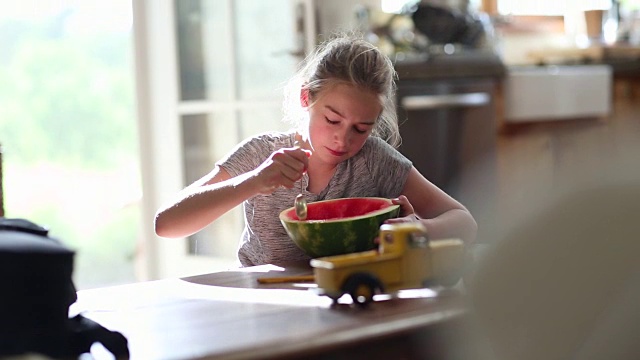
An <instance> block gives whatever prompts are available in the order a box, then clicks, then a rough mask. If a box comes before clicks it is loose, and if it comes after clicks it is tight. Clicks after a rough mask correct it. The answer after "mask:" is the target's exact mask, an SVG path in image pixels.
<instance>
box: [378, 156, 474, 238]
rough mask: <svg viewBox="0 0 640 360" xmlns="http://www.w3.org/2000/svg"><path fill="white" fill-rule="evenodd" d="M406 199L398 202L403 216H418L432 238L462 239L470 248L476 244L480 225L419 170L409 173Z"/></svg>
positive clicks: (413, 168)
mask: <svg viewBox="0 0 640 360" xmlns="http://www.w3.org/2000/svg"><path fill="white" fill-rule="evenodd" d="M402 195H404V196H406V198H402V196H401V197H400V198H399V199H396V203H399V204H400V205H401V209H402V213H401V216H405V217H407V216H408V217H413V218H415V217H416V216H417V217H418V220H419V221H421V222H422V223H423V224H424V225H425V226H426V228H427V232H428V233H429V237H430V238H432V239H443V238H459V239H462V240H463V241H464V242H465V243H467V244H470V243H472V242H474V241H475V238H476V233H477V230H478V225H477V224H476V221H475V219H474V218H473V216H472V215H471V213H470V212H469V210H467V208H465V207H464V205H462V204H461V203H459V202H458V201H457V200H455V199H454V198H452V197H451V196H449V195H448V194H447V193H445V192H444V191H442V190H441V189H439V188H438V187H437V186H435V185H434V184H432V183H431V182H430V181H429V180H427V179H425V177H424V176H422V174H420V172H419V171H418V170H417V169H416V168H415V167H412V168H411V171H410V172H409V176H408V178H407V181H406V182H405V185H404V188H403V189H402ZM406 220H407V219H402V218H400V219H397V220H395V221H396V222H399V221H406ZM389 222H394V220H390V221H389Z"/></svg>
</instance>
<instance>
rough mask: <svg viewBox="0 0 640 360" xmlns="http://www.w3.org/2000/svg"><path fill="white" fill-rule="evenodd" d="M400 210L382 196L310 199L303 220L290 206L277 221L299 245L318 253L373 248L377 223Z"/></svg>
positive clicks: (329, 253)
mask: <svg viewBox="0 0 640 360" xmlns="http://www.w3.org/2000/svg"><path fill="white" fill-rule="evenodd" d="M399 211H400V209H399V205H394V204H393V203H392V202H391V200H389V199H385V198H375V197H368V198H343V199H333V200H325V201H317V202H312V203H309V204H308V206H307V219H306V220H304V221H301V220H300V219H299V218H298V217H297V215H296V213H295V209H294V208H293V207H291V208H289V209H286V210H284V211H282V213H280V221H281V223H282V225H283V226H284V228H285V230H286V231H287V234H289V237H290V238H291V239H292V240H293V242H294V243H295V244H296V245H297V246H298V247H299V248H301V249H302V250H303V251H304V252H305V253H306V254H307V255H309V256H311V257H320V256H330V255H339V254H347V253H352V252H357V251H365V250H371V249H374V248H375V243H374V239H375V237H376V236H378V232H379V231H380V225H382V223H383V222H384V221H385V220H387V219H389V218H392V217H396V216H398V213H399Z"/></svg>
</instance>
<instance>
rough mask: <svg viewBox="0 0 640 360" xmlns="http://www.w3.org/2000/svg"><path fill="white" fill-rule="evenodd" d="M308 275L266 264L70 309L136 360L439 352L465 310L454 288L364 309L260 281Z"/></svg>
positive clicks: (102, 292) (86, 300)
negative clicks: (124, 343)
mask: <svg viewBox="0 0 640 360" xmlns="http://www.w3.org/2000/svg"><path fill="white" fill-rule="evenodd" d="M305 274H311V269H310V268H308V267H307V268H304V267H290V268H286V269H285V268H281V267H277V266H272V265H265V266H256V267H252V268H245V269H235V270H229V271H224V272H219V273H212V274H204V275H200V276H192V277H187V278H176V279H165V280H159V281H149V282H141V283H135V284H130V285H123V286H115V287H108V288H100V289H92V290H83V291H79V292H78V301H77V302H76V303H75V304H73V305H72V307H71V312H72V313H73V312H76V313H77V312H82V313H83V314H84V315H85V316H86V317H88V318H91V319H93V320H95V321H97V322H99V323H100V324H102V325H103V326H105V327H106V328H108V329H110V330H115V331H119V332H121V333H122V334H123V335H124V336H125V337H127V339H128V341H129V350H130V353H131V359H132V360H135V359H144V360H153V359H216V358H225V359H238V358H242V359H283V358H286V359H295V358H301V359H303V358H304V359H333V358H344V359H347V358H348V359H374V358H441V357H445V356H443V351H444V349H443V347H444V346H445V345H444V344H443V341H442V338H440V336H444V335H442V334H443V332H446V331H447V330H446V329H451V327H452V326H454V324H456V321H457V320H460V319H462V318H463V315H464V314H465V310H464V307H463V297H462V296H461V292H460V291H458V290H457V289H447V290H437V289H436V290H432V289H416V290H406V291H403V292H401V293H399V294H398V296H396V297H390V296H388V295H376V297H374V300H375V301H374V302H373V303H372V304H371V305H370V307H368V308H366V309H361V308H358V307H354V306H351V304H350V300H345V301H343V299H340V301H339V303H338V304H336V305H332V301H331V299H329V298H327V297H323V296H318V295H317V294H316V293H315V292H314V291H311V290H309V289H310V288H313V287H314V284H313V283H285V284H261V283H258V281H257V279H258V278H259V277H272V276H284V275H287V276H292V275H305ZM106 355H107V354H106ZM96 358H100V357H96Z"/></svg>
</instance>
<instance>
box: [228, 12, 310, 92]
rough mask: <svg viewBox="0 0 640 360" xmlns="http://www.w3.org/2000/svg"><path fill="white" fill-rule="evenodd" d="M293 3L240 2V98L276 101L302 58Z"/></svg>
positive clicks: (237, 29) (238, 49)
mask: <svg viewBox="0 0 640 360" xmlns="http://www.w3.org/2000/svg"><path fill="white" fill-rule="evenodd" d="M290 3H291V1H290V0H269V1H255V0H238V1H235V2H234V4H235V6H236V9H235V14H236V32H237V34H236V43H235V46H236V51H237V66H238V76H239V78H238V81H239V84H238V96H239V98H240V99H242V100H274V99H275V100H277V99H279V98H280V97H281V95H282V86H283V84H284V83H285V82H286V81H287V80H288V79H289V77H290V76H291V75H292V74H293V71H294V69H295V66H296V64H297V62H298V61H299V58H297V57H295V56H292V55H291V54H290V53H291V52H295V51H297V50H298V49H297V46H299V45H297V44H295V41H294V39H295V38H296V34H295V27H294V24H293V22H294V20H295V14H294V13H293V9H292V7H291V5H290Z"/></svg>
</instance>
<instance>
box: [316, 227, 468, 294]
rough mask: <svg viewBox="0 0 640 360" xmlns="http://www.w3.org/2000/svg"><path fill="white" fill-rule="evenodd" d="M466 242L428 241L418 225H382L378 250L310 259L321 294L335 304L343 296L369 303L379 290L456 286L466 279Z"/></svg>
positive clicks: (456, 240) (423, 230)
mask: <svg viewBox="0 0 640 360" xmlns="http://www.w3.org/2000/svg"><path fill="white" fill-rule="evenodd" d="M463 259H464V247H463V244H462V241H461V240H458V239H446V240H431V241H430V240H429V239H428V236H427V231H426V229H425V227H424V226H423V225H422V224H420V223H418V222H412V223H398V224H383V225H382V226H380V236H379V245H378V249H377V250H370V251H364V252H358V253H352V254H345V255H336V256H328V257H323V258H318V259H313V260H311V266H312V267H313V271H314V275H315V280H316V283H317V284H318V290H317V291H318V293H319V294H321V295H326V296H328V297H330V298H331V299H332V300H333V301H334V303H335V302H337V300H338V298H340V297H341V296H342V295H344V294H349V295H350V296H351V298H352V299H353V302H354V303H356V304H358V305H366V304H367V303H369V302H371V301H372V300H373V296H374V295H375V294H377V293H395V292H397V291H398V290H402V289H411V288H421V287H425V286H429V285H432V284H440V285H453V284H455V283H456V282H457V281H458V280H459V279H460V277H461V271H460V270H461V269H462V262H463Z"/></svg>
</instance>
